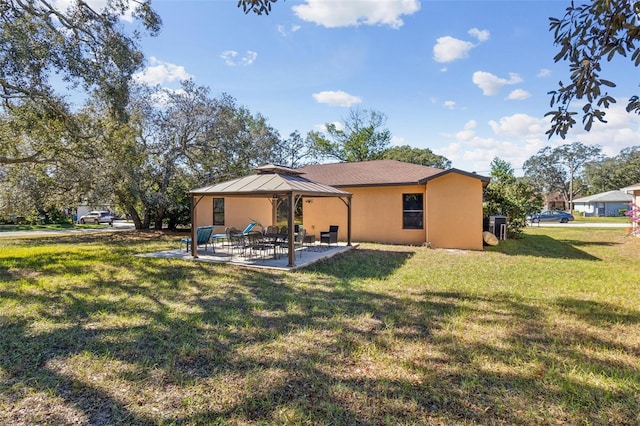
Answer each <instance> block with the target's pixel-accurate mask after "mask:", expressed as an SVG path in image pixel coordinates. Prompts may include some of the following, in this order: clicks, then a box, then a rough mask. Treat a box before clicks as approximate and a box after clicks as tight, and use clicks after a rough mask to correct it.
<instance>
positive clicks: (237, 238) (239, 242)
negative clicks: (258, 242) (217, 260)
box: [227, 228, 246, 256]
mask: <svg viewBox="0 0 640 426" xmlns="http://www.w3.org/2000/svg"><path fill="white" fill-rule="evenodd" d="M227 234H228V236H229V246H228V247H229V251H230V253H231V254H232V255H233V253H234V251H237V252H238V254H242V255H243V256H244V254H245V250H246V244H245V240H244V234H243V233H242V231H239V230H237V229H236V228H230V229H229V232H228V233H227Z"/></svg>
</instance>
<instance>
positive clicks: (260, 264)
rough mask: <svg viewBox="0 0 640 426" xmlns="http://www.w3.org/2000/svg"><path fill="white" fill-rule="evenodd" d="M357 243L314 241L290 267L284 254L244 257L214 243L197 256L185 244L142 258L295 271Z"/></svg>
mask: <svg viewBox="0 0 640 426" xmlns="http://www.w3.org/2000/svg"><path fill="white" fill-rule="evenodd" d="M357 246H358V245H357V244H354V245H351V246H347V245H346V243H338V244H337V245H336V244H333V245H326V244H312V245H308V246H305V247H303V248H299V249H297V250H296V256H295V266H288V256H287V254H286V253H281V254H280V255H279V256H278V258H274V257H273V253H268V254H267V253H264V254H265V257H264V258H261V257H260V256H251V257H249V256H242V255H240V254H238V253H232V252H229V251H228V250H227V248H225V247H220V246H216V247H215V251H214V249H213V248H212V246H209V247H208V248H207V249H206V250H205V248H204V247H202V246H200V247H198V257H197V258H194V257H192V256H191V252H190V251H186V250H185V248H184V245H183V246H182V248H179V249H178V248H177V249H173V250H166V251H161V252H155V253H144V254H139V255H138V256H139V257H153V258H162V259H188V260H194V261H197V262H209V263H226V264H229V265H237V266H246V267H250V268H259V269H273V270H280V271H295V270H297V269H301V268H305V267H307V266H309V265H311V264H313V263H316V262H319V261H321V260H324V259H328V258H330V257H333V256H335V255H337V254H340V253H345V252H347V251H349V250H351V249H353V248H355V247H357Z"/></svg>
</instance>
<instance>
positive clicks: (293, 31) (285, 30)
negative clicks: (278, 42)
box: [277, 25, 302, 37]
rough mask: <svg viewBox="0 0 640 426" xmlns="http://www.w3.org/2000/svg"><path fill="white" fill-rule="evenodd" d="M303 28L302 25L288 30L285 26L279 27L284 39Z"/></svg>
mask: <svg viewBox="0 0 640 426" xmlns="http://www.w3.org/2000/svg"><path fill="white" fill-rule="evenodd" d="M300 28H302V27H301V26H300V25H291V27H289V28H287V27H285V26H284V25H278V26H277V29H278V32H279V33H280V35H281V36H282V37H289V35H291V34H293V33H295V32H297V31H299V30H300Z"/></svg>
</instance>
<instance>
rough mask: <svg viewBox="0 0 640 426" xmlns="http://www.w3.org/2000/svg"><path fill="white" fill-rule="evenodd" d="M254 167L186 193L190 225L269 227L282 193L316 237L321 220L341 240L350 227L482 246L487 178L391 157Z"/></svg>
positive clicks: (388, 236)
mask: <svg viewBox="0 0 640 426" xmlns="http://www.w3.org/2000/svg"><path fill="white" fill-rule="evenodd" d="M257 171H258V174H257V175H254V176H248V177H245V178H240V179H236V180H233V181H229V182H223V183H219V184H216V185H212V186H211V187H204V188H199V189H194V190H192V191H191V192H190V193H191V196H192V202H193V203H194V208H193V213H192V214H193V215H194V216H193V217H194V220H193V222H194V223H195V225H196V226H203V225H210V224H212V223H213V224H214V225H216V229H215V232H223V231H224V228H225V227H229V226H234V227H236V228H239V229H242V228H243V227H244V226H246V224H247V223H248V221H250V220H256V221H258V222H260V224H261V225H263V226H266V225H271V224H272V223H274V222H275V218H276V213H275V211H276V208H277V204H278V203H279V202H280V201H279V200H282V199H283V197H290V199H295V200H298V201H297V202H298V203H302V224H303V227H304V228H305V229H306V231H307V234H308V235H315V237H316V238H318V239H319V236H320V232H322V231H327V230H328V229H329V225H338V226H339V231H338V239H339V240H341V241H348V240H349V235H348V231H349V230H350V231H351V240H353V241H361V242H380V243H392V244H416V245H422V244H425V243H430V244H431V246H432V247H435V248H455V249H471V250H482V214H483V212H482V192H483V188H485V187H486V186H487V185H488V184H489V178H488V177H484V176H480V175H477V174H475V173H468V172H464V171H462V170H457V169H449V170H442V169H435V168H431V167H425V166H421V165H417V164H410V163H404V162H400V161H395V160H377V161H367V162H357V163H336V164H320V165H311V166H306V167H302V168H300V169H296V170H291V169H286V168H283V167H279V166H273V165H268V166H263V167H260V168H258V169H257ZM316 186H317V187H316ZM313 191H317V192H316V193H317V195H314V192H313ZM349 224H350V225H351V226H349Z"/></svg>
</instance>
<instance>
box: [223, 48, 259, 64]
mask: <svg viewBox="0 0 640 426" xmlns="http://www.w3.org/2000/svg"><path fill="white" fill-rule="evenodd" d="M220 57H221V58H222V59H223V60H224V63H225V64H227V65H229V66H230V67H235V66H236V65H243V66H248V65H251V64H252V63H253V62H254V61H255V60H256V58H257V57H258V53H257V52H254V51H252V50H247V52H246V53H245V54H244V55H243V56H240V53H238V52H236V51H235V50H225V51H224V52H222V53H221V54H220Z"/></svg>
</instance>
